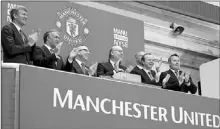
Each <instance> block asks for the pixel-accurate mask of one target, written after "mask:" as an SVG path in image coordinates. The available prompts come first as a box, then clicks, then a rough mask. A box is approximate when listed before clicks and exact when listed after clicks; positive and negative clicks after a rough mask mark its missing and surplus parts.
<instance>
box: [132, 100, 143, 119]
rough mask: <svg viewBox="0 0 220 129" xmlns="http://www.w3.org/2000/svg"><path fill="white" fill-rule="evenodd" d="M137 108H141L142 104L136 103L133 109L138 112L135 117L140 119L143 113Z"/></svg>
mask: <svg viewBox="0 0 220 129" xmlns="http://www.w3.org/2000/svg"><path fill="white" fill-rule="evenodd" d="M137 106H139V107H140V106H141V105H140V104H138V103H134V104H133V108H134V110H135V111H136V112H137V115H133V116H134V117H135V118H140V117H141V111H140V110H139V109H138V108H137Z"/></svg>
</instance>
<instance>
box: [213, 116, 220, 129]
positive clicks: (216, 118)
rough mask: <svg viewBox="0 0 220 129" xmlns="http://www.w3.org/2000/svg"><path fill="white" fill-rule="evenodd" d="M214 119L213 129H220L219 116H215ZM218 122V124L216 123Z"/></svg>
mask: <svg viewBox="0 0 220 129" xmlns="http://www.w3.org/2000/svg"><path fill="white" fill-rule="evenodd" d="M212 118H213V127H214V128H219V127H220V117H219V116H217V115H213V117H212ZM216 121H218V122H216ZM217 123H218V124H217Z"/></svg>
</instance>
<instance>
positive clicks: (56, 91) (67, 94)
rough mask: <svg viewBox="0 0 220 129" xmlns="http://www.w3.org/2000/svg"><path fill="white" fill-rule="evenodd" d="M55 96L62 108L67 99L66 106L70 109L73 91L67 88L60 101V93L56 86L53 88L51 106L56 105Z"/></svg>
mask: <svg viewBox="0 0 220 129" xmlns="http://www.w3.org/2000/svg"><path fill="white" fill-rule="evenodd" d="M57 98H58V100H59V103H60V106H61V107H62V108H63V107H64V105H65V103H66V101H67V99H68V108H70V109H72V101H73V91H72V90H68V91H67V93H66V96H65V98H64V100H63V101H62V99H61V95H60V92H59V89H58V88H54V91H53V107H56V106H57Z"/></svg>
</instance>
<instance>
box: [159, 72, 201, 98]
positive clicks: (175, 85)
mask: <svg viewBox="0 0 220 129" xmlns="http://www.w3.org/2000/svg"><path fill="white" fill-rule="evenodd" d="M181 73H182V71H180V72H179V75H181ZM167 74H170V78H169V80H168V82H167V83H166V88H165V89H169V90H174V91H180V92H186V93H187V92H191V93H192V94H195V93H196V91H197V87H196V86H195V84H194V83H193V81H192V78H191V77H190V79H189V81H190V86H187V85H186V83H185V80H184V82H183V83H182V84H181V86H179V81H178V79H177V77H176V75H175V74H174V73H173V72H172V71H171V70H168V71H165V72H162V73H161V75H160V84H161V85H162V81H163V79H164V78H165V77H166V75H167Z"/></svg>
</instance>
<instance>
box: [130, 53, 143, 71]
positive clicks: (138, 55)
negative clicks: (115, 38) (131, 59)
mask: <svg viewBox="0 0 220 129" xmlns="http://www.w3.org/2000/svg"><path fill="white" fill-rule="evenodd" d="M144 54H145V52H144V51H140V52H138V53H136V54H135V59H136V62H137V65H136V66H135V67H134V68H133V69H132V71H131V74H138V75H141V74H142V72H143V70H142V69H143V64H142V61H141V58H142V56H143V55H144Z"/></svg>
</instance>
